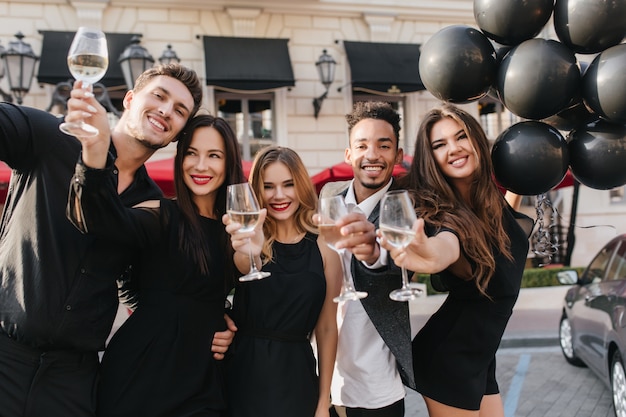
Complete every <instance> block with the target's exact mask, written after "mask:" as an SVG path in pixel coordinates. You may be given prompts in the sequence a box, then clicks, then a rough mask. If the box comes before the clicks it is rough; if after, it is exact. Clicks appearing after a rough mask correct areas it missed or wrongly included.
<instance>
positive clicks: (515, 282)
mask: <svg viewBox="0 0 626 417" xmlns="http://www.w3.org/2000/svg"><path fill="white" fill-rule="evenodd" d="M516 218H517V219H519V220H520V224H521V222H524V223H526V224H525V226H528V233H527V232H526V231H524V230H523V229H522V228H521V227H520V225H519V224H518V222H517V221H516ZM504 227H505V230H506V232H507V234H508V235H509V237H510V239H511V253H512V255H513V261H512V262H511V261H509V260H508V259H506V258H505V257H504V256H502V255H501V254H496V270H495V274H494V276H493V277H492V278H491V281H489V285H488V287H487V290H486V292H487V294H489V295H490V296H491V300H490V299H489V298H487V297H485V296H483V295H482V294H480V293H479V291H478V289H477V288H476V285H475V284H474V282H473V281H465V280H462V279H460V278H458V277H456V276H454V275H452V274H450V273H449V272H447V271H444V272H442V273H440V274H438V275H439V277H440V279H441V281H442V282H443V283H444V284H445V285H446V286H447V288H448V289H449V294H448V297H447V298H446V300H445V301H444V303H443V304H442V305H441V307H440V308H439V310H437V311H436V312H435V313H434V314H433V315H432V316H431V318H430V319H429V320H428V322H427V323H426V324H425V325H424V327H423V328H422V329H421V330H420V331H419V332H418V333H417V335H416V336H415V338H414V339H413V368H414V371H415V381H416V385H417V391H418V392H419V393H421V394H422V395H425V396H427V397H429V398H432V399H433V400H435V401H438V402H440V403H443V404H446V405H449V406H452V407H457V408H462V409H466V410H478V409H480V401H481V400H482V397H483V395H486V394H497V393H498V392H499V388H498V384H497V382H496V377H495V360H496V359H495V355H496V351H497V349H498V346H499V345H500V340H501V339H502V335H503V333H504V330H505V328H506V325H507V323H508V321H509V318H510V317H511V314H512V312H513V306H514V305H515V302H516V301H517V297H518V295H519V290H520V285H521V281H522V273H523V271H524V265H525V263H526V257H527V255H528V246H529V243H528V234H529V233H530V229H532V220H531V219H530V218H529V217H527V216H525V215H523V214H520V213H517V212H514V211H513V210H504Z"/></svg>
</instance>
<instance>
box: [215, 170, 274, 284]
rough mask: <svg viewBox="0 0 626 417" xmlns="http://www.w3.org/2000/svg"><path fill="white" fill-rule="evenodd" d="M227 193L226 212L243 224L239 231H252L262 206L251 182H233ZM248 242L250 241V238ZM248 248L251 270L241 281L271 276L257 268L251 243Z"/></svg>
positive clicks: (240, 278)
mask: <svg viewBox="0 0 626 417" xmlns="http://www.w3.org/2000/svg"><path fill="white" fill-rule="evenodd" d="M226 194H227V195H226V212H227V213H228V215H229V216H230V219H231V220H232V221H234V222H237V223H239V224H241V225H242V226H241V229H239V232H250V231H252V230H254V228H255V227H256V225H257V223H258V222H259V212H260V211H261V207H260V206H259V202H258V201H257V199H256V196H255V195H254V191H253V190H252V187H251V186H250V184H249V183H247V182H244V183H241V184H231V185H229V186H228V187H227V192H226ZM248 243H250V239H248ZM248 248H249V251H248V255H249V257H250V272H248V273H247V274H246V275H244V276H241V277H239V281H242V282H244V281H254V280H256V279H263V278H265V277H269V276H270V273H269V272H265V271H259V270H258V269H257V267H256V263H255V262H254V257H253V256H252V249H251V248H250V245H248Z"/></svg>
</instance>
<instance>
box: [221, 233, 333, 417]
mask: <svg viewBox="0 0 626 417" xmlns="http://www.w3.org/2000/svg"><path fill="white" fill-rule="evenodd" d="M273 249H274V262H272V263H269V264H266V265H265V266H264V267H263V270H264V271H269V272H271V274H272V275H271V276H269V277H267V278H265V279H262V280H259V281H250V282H244V283H239V284H237V288H236V290H235V296H234V303H233V313H232V314H233V319H234V320H235V323H236V324H237V327H238V328H239V331H238V332H237V333H236V334H235V340H234V342H233V345H232V346H231V348H230V352H231V355H230V358H229V359H228V362H227V364H226V365H227V376H226V378H227V387H228V399H229V410H230V415H231V416H232V417H248V416H250V417H259V416H285V417H287V416H289V417H291V416H293V417H296V416H297V417H308V416H311V417H312V416H313V415H314V414H315V409H316V407H317V401H318V392H319V381H318V376H317V372H316V369H317V367H316V361H315V357H314V355H313V350H312V347H311V343H310V341H309V337H310V335H311V333H312V332H313V330H314V328H315V325H316V323H317V319H318V317H319V314H320V311H321V310H322V305H323V304H324V298H325V296H326V279H325V278H324V267H323V264H322V256H321V254H320V251H319V248H318V246H317V236H315V235H312V234H307V235H306V236H305V238H304V239H302V240H301V241H300V242H298V243H296V244H291V245H288V244H282V243H279V242H275V243H274V247H273Z"/></svg>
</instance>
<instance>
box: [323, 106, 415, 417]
mask: <svg viewBox="0 0 626 417" xmlns="http://www.w3.org/2000/svg"><path fill="white" fill-rule="evenodd" d="M346 120H347V122H348V132H349V147H348V148H347V149H346V151H345V161H346V162H347V163H348V164H350V165H351V166H352V170H353V173H354V179H353V180H351V181H342V182H334V183H329V184H326V185H325V186H324V188H323V189H322V191H321V193H320V197H325V196H331V195H338V194H341V195H343V196H344V197H345V201H346V203H347V204H352V205H354V206H355V207H356V208H355V209H353V210H352V212H351V213H350V214H348V215H347V216H345V217H344V218H343V219H342V220H341V221H340V222H339V224H340V225H341V226H342V229H341V231H342V235H343V236H344V238H343V239H342V240H341V241H339V242H338V243H337V244H336V247H337V248H338V249H339V248H345V249H347V251H346V252H345V253H346V255H345V256H349V257H351V265H352V266H351V273H352V279H353V281H354V286H355V288H356V290H358V291H366V292H367V293H368V296H367V297H366V298H363V299H361V300H359V301H346V302H342V303H341V304H340V305H339V309H338V314H337V321H338V324H339V329H340V330H339V343H338V348H337V360H336V364H335V371H334V374H333V381H332V389H331V397H332V404H333V405H335V406H336V408H337V409H338V410H339V412H340V413H343V411H344V409H345V412H346V415H347V416H348V417H360V416H365V415H367V416H376V417H402V416H404V397H405V395H406V391H405V388H404V385H406V386H409V387H411V388H413V387H414V386H415V382H414V378H413V366H412V361H411V329H410V321H409V309H408V303H401V302H397V301H392V300H391V299H390V298H389V293H390V292H391V291H392V290H393V289H396V288H398V287H400V285H401V275H400V270H399V269H398V268H397V267H396V266H395V265H393V262H392V261H391V260H390V259H389V260H388V258H387V252H386V251H385V250H384V249H381V248H380V246H379V245H378V243H377V241H376V234H375V229H376V228H377V227H378V215H379V202H380V200H381V198H382V197H383V195H384V194H385V193H386V192H387V191H388V190H389V189H390V188H392V185H393V177H392V173H393V168H394V165H395V164H398V163H400V162H401V161H402V157H403V151H402V149H401V148H400V147H399V144H398V140H399V139H398V137H399V133H400V115H399V114H398V113H397V112H396V111H395V110H394V109H393V108H392V107H391V105H390V104H388V103H384V102H359V103H356V104H355V107H354V109H353V111H352V113H350V114H348V115H346Z"/></svg>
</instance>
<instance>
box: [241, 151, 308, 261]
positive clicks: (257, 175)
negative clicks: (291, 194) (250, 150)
mask: <svg viewBox="0 0 626 417" xmlns="http://www.w3.org/2000/svg"><path fill="white" fill-rule="evenodd" d="M276 162H281V163H283V164H284V165H285V166H286V167H287V169H289V172H291V176H292V179H293V184H294V187H295V190H296V198H297V199H298V201H299V203H300V206H299V207H298V209H297V210H296V212H295V214H294V217H295V219H294V220H295V223H296V230H297V231H298V233H303V232H311V233H316V234H317V233H318V230H317V226H316V225H315V223H313V214H315V210H316V209H317V193H316V192H315V188H314V187H313V183H312V182H311V178H310V177H309V173H308V172H307V170H306V167H305V166H304V163H303V162H302V159H300V156H299V155H298V154H297V153H296V152H295V151H294V150H293V149H291V148H285V147H282V146H268V147H266V148H263V149H261V150H260V151H259V153H257V155H256V157H255V158H254V162H253V163H252V170H251V171H250V184H251V185H252V188H253V189H254V192H255V193H256V195H257V198H258V199H259V204H260V205H261V207H267V203H266V201H265V199H264V198H263V189H264V177H263V174H264V173H265V169H266V168H267V167H268V166H270V165H271V164H274V163H276ZM276 227H277V226H276V222H275V221H274V219H272V218H271V217H270V216H267V217H266V218H265V223H263V233H264V234H265V242H264V243H263V250H262V252H261V257H262V258H263V263H264V264H266V263H268V262H271V261H272V259H273V251H272V245H273V244H274V242H275V241H276V233H277V232H276Z"/></svg>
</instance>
